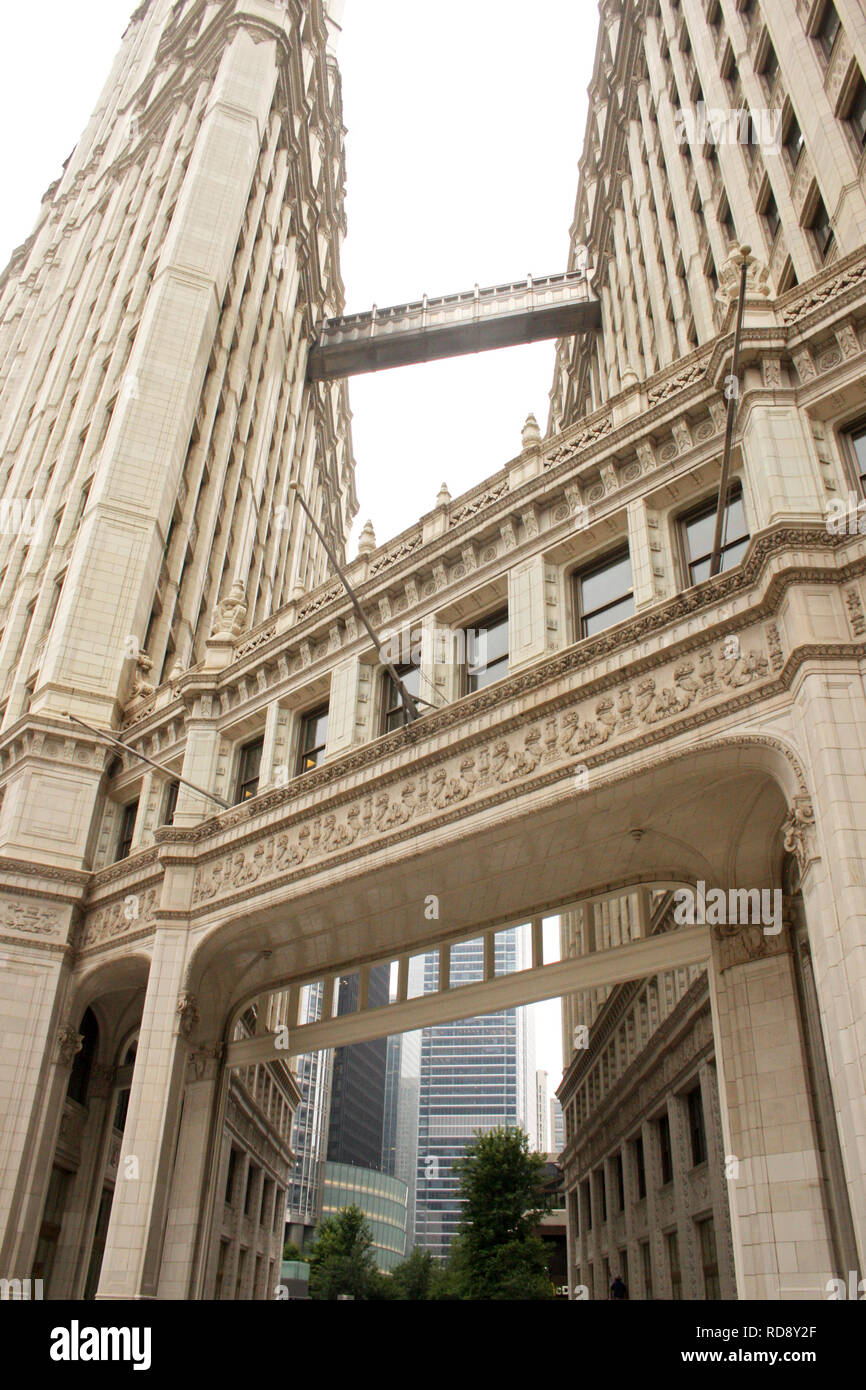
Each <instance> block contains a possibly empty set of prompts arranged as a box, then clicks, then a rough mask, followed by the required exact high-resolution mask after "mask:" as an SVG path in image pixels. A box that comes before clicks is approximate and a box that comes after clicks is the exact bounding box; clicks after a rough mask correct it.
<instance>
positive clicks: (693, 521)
mask: <svg viewBox="0 0 866 1390" xmlns="http://www.w3.org/2000/svg"><path fill="white" fill-rule="evenodd" d="M680 524H681V527H682V535H683V546H684V550H685V557H686V564H687V566H688V572H689V583H690V584H702V583H703V581H704V580H705V579H709V576H710V560H711V558H712V550H713V531H714V529H715V524H716V499H715V498H713V499H712V500H711V501H710V502H706V503H704V504H703V505H702V506H701V507H699V508H697V509H696V510H695V511H693V512H690V513H688V515H686V516H685V517H683V518H682V521H681V523H680ZM748 543H749V531H748V527H747V526H746V513H745V510H744V508H743V493H742V488H741V487H740V485H739V483H735V484H734V486H733V488H732V490H731V493H730V496H729V499H728V505H727V508H726V514H725V522H724V526H723V527H722V565H721V568H722V570H729V569H733V567H734V566H735V565H738V564H739V563H740V561H741V560H742V558H743V555H744V554H745V552H746V546H747V545H748Z"/></svg>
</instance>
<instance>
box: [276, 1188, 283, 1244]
mask: <svg viewBox="0 0 866 1390" xmlns="http://www.w3.org/2000/svg"><path fill="white" fill-rule="evenodd" d="M285 1216H286V1194H285V1191H284V1190H283V1188H282V1187H278V1188H277V1196H276V1200H275V1202H274V1235H276V1233H277V1231H278V1230H279V1229H280V1227H281V1225H282V1224H283V1221H284V1220H285Z"/></svg>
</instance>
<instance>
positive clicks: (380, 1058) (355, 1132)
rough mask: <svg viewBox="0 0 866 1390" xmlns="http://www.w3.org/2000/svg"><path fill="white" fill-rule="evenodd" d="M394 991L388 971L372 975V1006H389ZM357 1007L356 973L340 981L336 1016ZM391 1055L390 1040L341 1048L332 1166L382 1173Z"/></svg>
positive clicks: (336, 1070)
mask: <svg viewBox="0 0 866 1390" xmlns="http://www.w3.org/2000/svg"><path fill="white" fill-rule="evenodd" d="M389 989H390V970H389V968H388V966H380V967H379V968H378V969H376V970H372V971H371V972H370V984H369V999H370V1006H371V1007H372V1008H376V1007H378V1006H381V1005H382V1004H387V1003H388V996H389ZM357 1007H358V975H357V973H354V974H352V975H349V976H347V977H344V978H343V979H341V981H340V985H339V992H338V1000H337V1013H338V1015H339V1014H343V1013H353V1012H354V1010H355V1009H357ZM387 1053H388V1040H387V1038H375V1039H374V1040H373V1041H372V1042H368V1043H356V1044H355V1045H354V1046H352V1047H338V1048H337V1051H336V1053H335V1054H334V1074H333V1080H332V1083H331V1115H330V1121H329V1124H328V1160H329V1162H331V1163H348V1164H350V1165H351V1166H353V1167H356V1168H372V1169H376V1170H378V1169H380V1168H381V1166H382V1139H383V1128H384V1122H385V1071H386V1062H387Z"/></svg>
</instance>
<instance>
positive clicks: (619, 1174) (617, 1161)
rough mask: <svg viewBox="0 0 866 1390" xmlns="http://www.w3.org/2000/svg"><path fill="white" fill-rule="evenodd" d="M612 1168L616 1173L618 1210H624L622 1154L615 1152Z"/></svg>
mask: <svg viewBox="0 0 866 1390" xmlns="http://www.w3.org/2000/svg"><path fill="white" fill-rule="evenodd" d="M613 1170H614V1174H615V1175H616V1198H617V1202H618V1203H619V1206H618V1210H619V1211H625V1174H624V1173H623V1171H622V1154H617V1155H616V1157H615V1158H614V1160H613Z"/></svg>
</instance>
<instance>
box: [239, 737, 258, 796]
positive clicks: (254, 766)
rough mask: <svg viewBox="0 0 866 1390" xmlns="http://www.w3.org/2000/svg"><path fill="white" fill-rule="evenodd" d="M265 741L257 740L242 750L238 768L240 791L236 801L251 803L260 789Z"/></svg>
mask: <svg viewBox="0 0 866 1390" xmlns="http://www.w3.org/2000/svg"><path fill="white" fill-rule="evenodd" d="M263 746H264V740H263V739H260V738H257V739H255V740H254V741H253V742H252V743H247V744H245V746H244V747H243V748H242V749H241V757H240V764H239V767H238V791H237V796H236V797H235V801H249V800H250V799H251V798H252V797H254V796H255V795H256V793H257V792H258V789H259V773H260V771H261V767H262V748H263Z"/></svg>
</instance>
